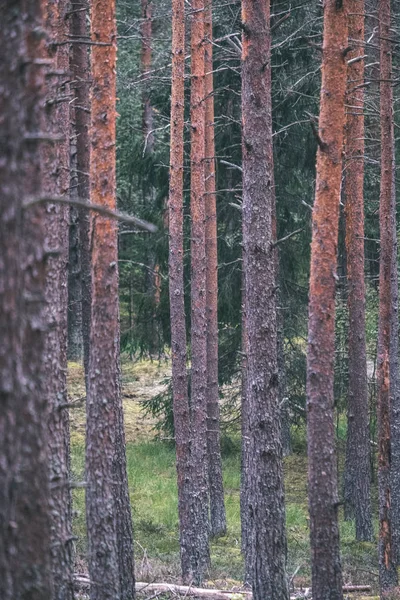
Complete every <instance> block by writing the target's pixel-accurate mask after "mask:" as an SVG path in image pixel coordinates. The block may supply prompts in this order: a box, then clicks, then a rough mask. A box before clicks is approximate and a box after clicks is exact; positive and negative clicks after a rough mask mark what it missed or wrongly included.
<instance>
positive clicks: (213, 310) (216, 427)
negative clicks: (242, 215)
mask: <svg viewBox="0 0 400 600" xmlns="http://www.w3.org/2000/svg"><path fill="white" fill-rule="evenodd" d="M204 28H205V31H204V33H205V38H206V43H205V49H204V59H205V97H206V102H205V109H206V116H205V119H206V129H205V155H206V161H205V163H204V168H205V194H206V195H205V211H206V217H205V218H206V280H207V283H206V295H207V296H206V302H207V445H208V479H209V487H210V522H211V535H212V536H218V535H224V534H225V533H226V514H225V504H224V487H223V479H222V460H221V444H220V408H219V387H218V255H217V203H216V190H215V158H214V156H215V142H214V81H213V51H212V41H213V31H212V2H209V3H208V4H207V6H206V9H205V25H204Z"/></svg>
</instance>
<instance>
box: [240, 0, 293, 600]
mask: <svg viewBox="0 0 400 600" xmlns="http://www.w3.org/2000/svg"><path fill="white" fill-rule="evenodd" d="M242 28H243V38H242V47H243V51H242V131H243V140H242V153H243V247H244V263H243V267H244V271H245V314H246V329H247V331H246V333H247V338H246V341H247V357H246V358H247V372H246V384H247V387H246V393H245V401H246V405H247V408H246V413H245V418H246V417H247V423H246V428H248V436H249V440H248V447H247V454H248V455H247V457H246V456H245V464H244V467H245V468H246V467H247V475H246V478H245V482H246V486H247V492H246V493H245V498H244V499H245V502H246V506H245V508H244V511H245V514H246V522H247V527H248V531H247V532H246V543H245V560H246V575H248V576H249V577H250V578H251V583H252V588H253V598H254V599H255V600H265V598H269V599H271V600H278V599H279V600H286V599H287V598H288V595H289V592H288V586H287V580H286V573H285V560H286V532H285V507H284V488H283V465H282V443H281V422H280V421H281V419H280V417H281V410H280V406H279V402H278V366H277V325H276V279H275V275H276V268H275V260H274V252H275V251H274V242H275V238H274V218H275V208H274V203H275V190H274V185H273V182H274V175H273V169H274V166H273V147H272V107H271V32H270V3H269V2H263V1H258V0H243V2H242Z"/></svg>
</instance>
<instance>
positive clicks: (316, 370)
mask: <svg viewBox="0 0 400 600" xmlns="http://www.w3.org/2000/svg"><path fill="white" fill-rule="evenodd" d="M346 47H347V14H346V10H345V3H339V2H337V0H327V1H326V2H325V4H324V41H323V54H322V56H323V58H322V87H321V100H320V117H319V133H318V134H317V133H316V135H317V136H318V145H319V148H318V153H317V180H316V188H315V202H314V209H313V223H312V245H311V273H310V305H309V325H308V352H307V432H308V494H309V510H310V531H311V535H310V538H311V556H312V594H313V597H314V598H318V600H332V599H333V598H335V600H340V599H341V598H343V591H342V570H341V564H340V548H339V528H338V514H337V513H338V506H339V499H338V491H337V462H336V449H335V446H336V441H335V426H334V405H333V403H334V397H333V379H334V356H335V283H336V282H335V280H336V277H337V275H336V268H337V265H336V255H337V243H338V227H339V202H340V188H341V178H342V150H343V129H344V123H345V91H346V60H345V49H346Z"/></svg>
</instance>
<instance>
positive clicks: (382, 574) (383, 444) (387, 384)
mask: <svg viewBox="0 0 400 600" xmlns="http://www.w3.org/2000/svg"><path fill="white" fill-rule="evenodd" d="M390 14H391V10H390V0H380V1H379V15H378V16H379V37H380V124H381V182H380V200H379V205H380V208H379V224H380V263H379V264H380V271H379V325H378V365H377V387H378V398H377V408H378V488H379V584H380V588H381V591H386V590H389V589H391V588H392V587H395V586H396V585H397V571H396V558H395V553H394V547H393V540H392V515H391V497H392V490H391V472H390V467H391V464H390V462H391V423H390V420H391V399H392V400H393V396H392V394H393V390H391V383H392V377H391V373H390V370H391V364H390V362H391V361H390V358H391V350H392V340H391V338H392V336H393V333H394V332H393V328H392V310H393V305H392V297H391V294H392V289H393V288H392V278H393V276H394V273H393V254H394V243H393V242H394V235H393V234H394V230H393V226H394V223H395V217H394V215H393V214H392V213H393V207H394V200H393V198H394V124H393V90H392V81H391V80H392V48H391V41H390V36H391V32H390ZM396 333H397V332H396ZM393 450H394V448H393Z"/></svg>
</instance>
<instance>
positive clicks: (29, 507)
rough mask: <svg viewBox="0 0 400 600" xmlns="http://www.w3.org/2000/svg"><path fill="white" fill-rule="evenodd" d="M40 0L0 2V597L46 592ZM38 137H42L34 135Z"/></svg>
mask: <svg viewBox="0 0 400 600" xmlns="http://www.w3.org/2000/svg"><path fill="white" fill-rule="evenodd" d="M41 4H42V3H41V2H39V1H36V0H25V1H20V2H16V1H15V0H5V1H3V2H1V4H0V19H1V27H0V43H1V48H2V53H3V54H2V59H1V60H0V90H1V93H0V114H1V118H0V256H1V260H0V305H1V310H0V337H1V345H0V456H1V460H0V540H1V543H0V598H1V599H2V600H24V599H28V598H29V600H43V598H52V585H51V568H50V566H51V547H50V545H51V539H50V512H49V511H50V508H49V501H48V499H49V485H48V478H49V477H48V475H49V466H48V452H47V394H46V390H45V381H46V368H45V348H44V345H45V338H46V329H47V319H46V316H47V313H46V307H45V285H46V258H47V254H46V251H45V234H46V226H45V209H44V207H43V206H36V207H31V208H28V209H25V210H24V208H23V204H24V199H27V198H32V197H33V198H37V197H39V196H40V195H41V192H42V190H41V180H42V172H41V164H40V154H41V153H40V146H41V144H40V142H39V140H40V138H41V135H40V134H43V131H44V129H43V121H44V112H43V110H44V108H43V107H44V96H43V93H44V76H45V71H44V69H45V68H46V67H45V65H44V64H43V62H44V61H43V60H42V59H43V58H44V57H43V48H42V43H43V42H42V39H41V38H40V36H38V35H37V32H38V31H41V30H43V28H44V21H43V16H42V12H41ZM42 143H43V142H42Z"/></svg>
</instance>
